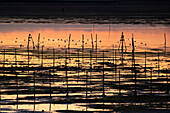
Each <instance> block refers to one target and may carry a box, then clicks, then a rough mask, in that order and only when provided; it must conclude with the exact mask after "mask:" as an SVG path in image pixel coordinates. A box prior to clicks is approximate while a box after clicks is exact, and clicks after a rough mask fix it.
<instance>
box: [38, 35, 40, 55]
mask: <svg viewBox="0 0 170 113" xmlns="http://www.w3.org/2000/svg"><path fill="white" fill-rule="evenodd" d="M39 49H40V33H39V35H38V44H37V51H38V58H39V57H40V51H39Z"/></svg>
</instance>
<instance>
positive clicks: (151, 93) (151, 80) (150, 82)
mask: <svg viewBox="0 0 170 113" xmlns="http://www.w3.org/2000/svg"><path fill="white" fill-rule="evenodd" d="M150 84H151V85H150V87H151V95H152V69H151V80H150Z"/></svg>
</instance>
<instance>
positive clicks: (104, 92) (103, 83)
mask: <svg viewBox="0 0 170 113" xmlns="http://www.w3.org/2000/svg"><path fill="white" fill-rule="evenodd" d="M104 71H105V68H104V50H103V79H102V81H103V97H104V96H105V88H104V86H105V83H104V79H105V78H104Z"/></svg>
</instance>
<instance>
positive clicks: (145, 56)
mask: <svg viewBox="0 0 170 113" xmlns="http://www.w3.org/2000/svg"><path fill="white" fill-rule="evenodd" d="M145 81H146V51H145Z"/></svg>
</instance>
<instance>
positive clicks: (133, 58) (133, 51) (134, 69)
mask: <svg viewBox="0 0 170 113" xmlns="http://www.w3.org/2000/svg"><path fill="white" fill-rule="evenodd" d="M134 54H135V45H134V39H133V34H132V62H133V63H132V65H133V66H134V67H133V71H134V72H135V92H134V95H135V96H136V95H137V91H136V87H137V84H136V82H137V81H136V67H135V55H134Z"/></svg>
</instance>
